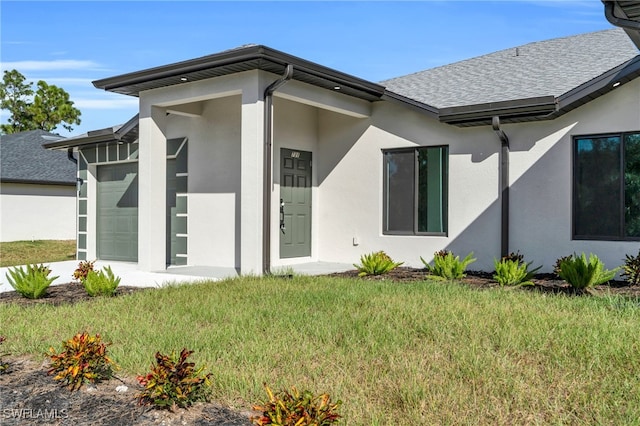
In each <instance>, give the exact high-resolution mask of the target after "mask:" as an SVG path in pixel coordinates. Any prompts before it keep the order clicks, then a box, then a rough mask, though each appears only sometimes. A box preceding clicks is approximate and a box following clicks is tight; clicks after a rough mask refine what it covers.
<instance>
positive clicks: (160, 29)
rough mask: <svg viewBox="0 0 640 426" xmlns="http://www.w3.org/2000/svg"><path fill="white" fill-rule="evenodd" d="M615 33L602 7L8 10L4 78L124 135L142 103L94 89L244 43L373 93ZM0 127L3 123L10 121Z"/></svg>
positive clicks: (115, 5) (211, 5)
mask: <svg viewBox="0 0 640 426" xmlns="http://www.w3.org/2000/svg"><path fill="white" fill-rule="evenodd" d="M609 28H612V26H611V25H610V24H609V23H608V22H607V21H606V19H605V17H604V13H603V6H602V3H601V2H600V1H599V0H586V1H581V0H546V1H545V0H538V1H525V0H519V1H517V0H514V1H490V2H489V1H471V0H468V1H453V0H449V1H406V2H383V1H375V2H369V1H330V2H312V1H277V2H268V1H259V2H244V1H235V2H217V1H195V2H187V1H161V2H156V1H138V2H132V1H116V2H103V1H91V2H83V1H72V2H60V1H43V2H35V1H6V0H2V1H1V3H0V40H1V46H0V49H1V50H0V62H1V69H2V70H3V71H4V70H10V69H17V70H18V71H20V72H21V73H22V74H24V75H25V76H26V77H27V80H29V81H34V82H35V81H37V80H45V81H46V82H48V83H50V84H55V85H57V86H60V87H62V88H64V89H65V90H66V91H67V92H69V94H70V95H71V100H72V101H74V103H75V106H76V107H77V108H79V109H80V110H81V112H82V117H81V118H82V124H81V125H80V126H76V127H75V128H74V130H73V131H72V132H71V133H69V132H67V131H66V130H64V129H62V128H61V127H59V128H58V129H57V130H56V131H57V132H58V133H60V134H62V135H64V136H70V135H77V134H81V133H85V132H87V131H89V130H95V129H100V128H105V127H109V126H111V125H115V124H119V123H123V122H125V121H127V120H128V119H129V118H131V117H132V116H133V115H134V114H135V113H136V110H137V98H133V97H129V96H123V95H116V94H111V93H107V92H104V91H102V90H99V89H95V88H94V87H93V85H92V84H91V81H93V80H97V79H102V78H106V77H112V76H115V75H120V74H123V73H127V72H132V71H138V70H142V69H146V68H151V67H155V66H160V65H165V64H169V63H173V62H177V61H182V60H187V59H191V58H196V57H199V56H204V55H209V54H212V53H217V52H220V51H222V50H226V49H229V48H232V47H237V46H241V45H244V44H248V43H256V44H264V45H267V46H269V47H272V48H275V49H278V50H282V51H284V52H287V53H289V54H292V55H296V56H299V57H302V58H304V59H307V60H310V61H313V62H317V63H319V64H322V65H325V66H328V67H331V68H335V69H338V70H340V71H343V72H346V73H349V74H352V75H354V76H357V77H361V78H364V79H367V80H370V81H374V82H378V81H381V80H384V79H388V78H391V77H398V76H401V75H405V74H410V73H412V72H416V71H420V70H424V69H428V68H433V67H436V66H440V65H445V64H448V63H452V62H455V61H459V60H463V59H467V58H471V57H474V56H478V55H482V54H486V53H490V52H494V51H497V50H501V49H505V48H509V47H515V46H519V45H522V44H526V43H529V42H534V41H540V40H545V39H549V38H555V37H563V36H568V35H574V34H580V33H586V32H592V31H599V30H604V29H609ZM0 119H2V121H3V122H4V121H6V113H4V114H3V115H2V116H1V117H0Z"/></svg>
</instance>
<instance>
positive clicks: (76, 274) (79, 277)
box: [73, 260, 96, 283]
mask: <svg viewBox="0 0 640 426" xmlns="http://www.w3.org/2000/svg"><path fill="white" fill-rule="evenodd" d="M94 263H96V261H95V260H92V261H88V260H81V261H80V263H78V267H77V268H76V270H75V271H73V278H74V279H75V280H76V281H80V282H81V283H84V280H85V278H87V274H88V273H89V272H91V271H93V264H94Z"/></svg>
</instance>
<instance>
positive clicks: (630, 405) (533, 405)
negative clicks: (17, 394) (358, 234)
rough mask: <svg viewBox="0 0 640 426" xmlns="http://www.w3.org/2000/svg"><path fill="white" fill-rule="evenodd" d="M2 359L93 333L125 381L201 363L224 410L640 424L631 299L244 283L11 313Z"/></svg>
mask: <svg viewBox="0 0 640 426" xmlns="http://www.w3.org/2000/svg"><path fill="white" fill-rule="evenodd" d="M0 324H2V327H1V331H0V334H3V335H5V336H6V337H7V341H6V342H5V344H4V345H3V348H2V349H3V351H6V352H10V353H12V354H13V355H19V354H25V353H26V354H33V355H36V356H40V357H44V355H43V354H44V353H45V352H46V351H47V350H48V348H49V347H50V346H54V347H55V348H56V349H60V344H61V341H62V340H64V339H68V338H70V337H71V336H72V335H73V334H75V333H77V332H79V331H85V330H86V331H89V332H90V333H101V334H102V335H103V336H104V337H105V339H106V340H108V341H111V342H113V345H112V346H111V347H110V353H111V356H112V358H114V359H115V360H116V362H118V363H119V364H120V365H121V367H122V371H121V374H130V375H136V374H142V373H144V372H146V371H147V369H148V368H149V366H150V365H151V363H152V362H153V354H154V353H155V352H156V351H161V352H163V353H164V352H170V351H176V352H177V351H179V350H180V349H181V348H182V347H187V348H189V349H194V350H195V351H196V352H195V353H194V355H193V357H192V358H193V361H194V362H196V363H197V364H198V365H200V364H201V363H204V364H206V365H207V367H208V370H209V371H211V372H212V373H213V378H214V398H215V399H217V400H219V401H221V402H223V403H226V404H228V405H230V406H233V407H238V408H240V407H241V408H249V407H250V406H251V405H252V404H253V403H256V402H258V401H260V400H262V399H264V391H263V387H262V384H263V382H266V383H268V384H269V385H270V386H271V387H272V388H274V389H281V388H285V387H290V386H291V385H296V386H297V387H298V388H307V389H310V390H312V391H314V392H316V393H322V392H328V393H329V394H330V395H331V397H332V399H334V400H335V399H341V400H342V401H343V402H344V404H343V406H342V408H341V410H340V412H341V414H343V416H344V422H343V423H344V424H348V425H416V424H469V425H476V424H638V423H639V422H640V420H639V419H640V416H639V411H640V408H639V407H640V357H639V356H638V350H639V349H640V333H638V330H640V308H638V305H637V303H635V302H632V301H625V300H623V299H617V298H602V297H598V298H597V297H564V296H553V295H542V294H535V293H531V292H526V291H518V290H495V289H494V290H490V291H479V290H473V289H469V288H466V287H464V286H462V285H457V284H452V283H443V282H437V283H436V282H418V283H412V284H394V283H389V282H384V281H363V280H352V279H341V278H328V277H294V278H293V279H282V278H264V279H260V278H251V277H245V278H239V279H233V280H226V281H221V282H209V283H203V284H193V285H185V286H173V287H167V288H164V289H159V290H149V291H144V292H139V293H135V294H132V295H129V296H122V297H117V298H113V299H104V298H101V299H96V300H92V301H90V302H86V303H79V304H76V305H73V306H60V307H52V306H45V305H38V306H30V307H18V306H15V305H0Z"/></svg>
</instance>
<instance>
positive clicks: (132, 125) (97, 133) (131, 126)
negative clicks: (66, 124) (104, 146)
mask: <svg viewBox="0 0 640 426" xmlns="http://www.w3.org/2000/svg"><path fill="white" fill-rule="evenodd" d="M138 129H139V128H138V114H136V115H135V116H133V117H132V118H131V119H130V120H129V121H127V122H126V123H125V124H123V125H122V126H116V127H107V128H105V129H99V130H92V131H90V132H88V133H86V134H84V135H81V136H75V137H72V138H67V139H64V140H60V141H56V142H50V143H45V144H43V145H42V146H44V147H45V148H47V149H71V148H76V147H83V146H89V145H99V144H101V143H108V142H121V143H132V142H135V141H136V140H137V139H138Z"/></svg>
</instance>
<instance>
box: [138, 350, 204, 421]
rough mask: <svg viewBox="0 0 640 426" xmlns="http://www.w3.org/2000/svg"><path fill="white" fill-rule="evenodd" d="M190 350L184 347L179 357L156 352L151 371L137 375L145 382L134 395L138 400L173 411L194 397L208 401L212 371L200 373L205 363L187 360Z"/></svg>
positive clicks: (139, 380)
mask: <svg viewBox="0 0 640 426" xmlns="http://www.w3.org/2000/svg"><path fill="white" fill-rule="evenodd" d="M192 353H193V351H189V350H187V349H186V348H183V349H182V351H181V352H180V355H179V356H178V357H176V356H175V354H174V353H172V354H171V355H162V354H161V353H160V352H156V355H155V358H156V364H155V365H152V366H151V372H150V373H148V374H146V375H144V376H138V378H137V379H138V382H139V383H140V384H141V385H142V386H144V389H143V390H142V392H140V393H139V394H138V395H137V396H136V397H137V398H138V403H139V404H140V405H154V406H156V407H157V408H164V409H168V410H170V411H175V409H176V407H180V408H185V407H188V406H190V405H193V403H194V402H197V401H207V400H208V397H209V391H210V387H211V381H210V378H211V373H208V374H204V375H202V372H203V371H204V367H200V368H196V367H195V363H193V362H187V358H188V357H189V356H190V355H191V354H192Z"/></svg>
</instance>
